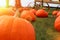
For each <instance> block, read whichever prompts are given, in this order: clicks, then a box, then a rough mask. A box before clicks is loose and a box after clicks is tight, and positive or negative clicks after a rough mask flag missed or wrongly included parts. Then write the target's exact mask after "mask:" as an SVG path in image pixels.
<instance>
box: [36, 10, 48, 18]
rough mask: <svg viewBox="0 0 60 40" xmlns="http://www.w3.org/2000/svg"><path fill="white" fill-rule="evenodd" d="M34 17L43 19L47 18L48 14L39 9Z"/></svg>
mask: <svg viewBox="0 0 60 40" xmlns="http://www.w3.org/2000/svg"><path fill="white" fill-rule="evenodd" d="M36 16H38V17H42V18H45V17H48V12H46V11H45V10H43V9H39V10H38V11H37V12H36Z"/></svg>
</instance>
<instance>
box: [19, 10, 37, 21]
mask: <svg viewBox="0 0 60 40" xmlns="http://www.w3.org/2000/svg"><path fill="white" fill-rule="evenodd" d="M20 18H24V19H27V20H29V21H35V19H36V17H35V15H34V14H33V13H32V12H30V11H29V10H24V11H23V12H22V13H21V15H20Z"/></svg>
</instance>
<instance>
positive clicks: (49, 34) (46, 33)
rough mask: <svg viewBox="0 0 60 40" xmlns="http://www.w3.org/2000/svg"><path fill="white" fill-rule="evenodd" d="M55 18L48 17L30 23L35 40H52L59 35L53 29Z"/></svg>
mask: <svg viewBox="0 0 60 40" xmlns="http://www.w3.org/2000/svg"><path fill="white" fill-rule="evenodd" d="M55 19H56V18H55V17H51V16H49V17H48V18H38V17H37V18H36V21H35V22H32V24H33V26H34V28H35V32H36V40H53V39H54V37H56V35H58V34H59V33H58V32H57V31H56V30H55V29H54V21H55Z"/></svg>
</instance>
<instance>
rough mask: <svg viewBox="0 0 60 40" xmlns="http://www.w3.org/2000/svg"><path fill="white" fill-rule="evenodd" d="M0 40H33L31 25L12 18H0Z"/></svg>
mask: <svg viewBox="0 0 60 40" xmlns="http://www.w3.org/2000/svg"><path fill="white" fill-rule="evenodd" d="M0 40H35V32H34V28H33V26H32V24H31V23H30V22H28V21H27V20H25V19H22V18H18V17H13V16H6V15H3V16H0Z"/></svg>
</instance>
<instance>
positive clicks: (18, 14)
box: [14, 9, 20, 17]
mask: <svg viewBox="0 0 60 40" xmlns="http://www.w3.org/2000/svg"><path fill="white" fill-rule="evenodd" d="M14 17H20V12H19V10H18V9H17V10H16V12H15V15H14Z"/></svg>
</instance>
